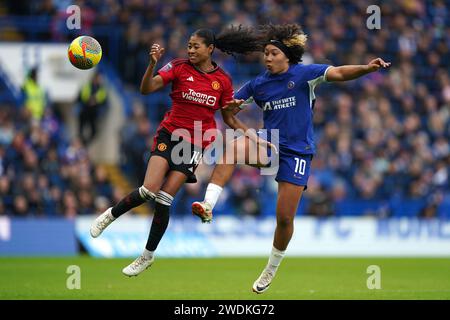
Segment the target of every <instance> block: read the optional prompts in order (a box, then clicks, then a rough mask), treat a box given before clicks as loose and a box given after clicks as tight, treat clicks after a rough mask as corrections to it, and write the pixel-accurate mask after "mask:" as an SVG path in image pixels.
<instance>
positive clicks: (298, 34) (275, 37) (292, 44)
mask: <svg viewBox="0 0 450 320" xmlns="http://www.w3.org/2000/svg"><path fill="white" fill-rule="evenodd" d="M258 31H259V33H260V34H261V36H262V38H263V39H264V46H266V45H268V44H270V43H271V41H272V42H275V43H276V42H277V41H278V42H281V43H282V44H283V45H284V46H285V47H286V48H285V49H287V50H282V51H283V52H284V53H285V54H286V56H287V58H288V59H289V63H291V64H296V63H299V62H301V61H302V56H303V54H304V53H305V45H306V40H307V36H306V34H305V33H304V32H303V30H302V28H301V27H300V26H299V25H298V24H285V25H278V24H264V25H261V26H259V28H258ZM285 51H286V52H285Z"/></svg>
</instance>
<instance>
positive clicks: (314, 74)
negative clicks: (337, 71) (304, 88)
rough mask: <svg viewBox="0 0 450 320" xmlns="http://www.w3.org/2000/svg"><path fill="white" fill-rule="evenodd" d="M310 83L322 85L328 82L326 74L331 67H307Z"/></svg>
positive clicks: (321, 65)
mask: <svg viewBox="0 0 450 320" xmlns="http://www.w3.org/2000/svg"><path fill="white" fill-rule="evenodd" d="M305 67H306V71H307V75H308V76H307V77H308V81H311V80H313V81H314V80H315V81H314V82H316V83H317V84H318V83H321V82H325V81H327V78H326V72H327V70H328V68H330V67H331V66H330V65H328V64H309V65H306V66H305Z"/></svg>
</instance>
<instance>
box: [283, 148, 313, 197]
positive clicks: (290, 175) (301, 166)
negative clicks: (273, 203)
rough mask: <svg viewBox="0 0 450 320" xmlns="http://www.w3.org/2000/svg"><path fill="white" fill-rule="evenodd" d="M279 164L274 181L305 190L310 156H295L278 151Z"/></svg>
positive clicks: (293, 153) (287, 152) (292, 153)
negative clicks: (287, 183)
mask: <svg viewBox="0 0 450 320" xmlns="http://www.w3.org/2000/svg"><path fill="white" fill-rule="evenodd" d="M279 156H280V160H279V161H280V162H279V168H278V173H277V176H276V177H275V180H276V181H278V182H280V181H284V182H289V183H292V184H295V185H298V186H305V190H306V189H307V184H308V178H309V170H310V168H311V161H312V158H313V155H312V154H297V153H295V152H289V151H284V150H280V153H279Z"/></svg>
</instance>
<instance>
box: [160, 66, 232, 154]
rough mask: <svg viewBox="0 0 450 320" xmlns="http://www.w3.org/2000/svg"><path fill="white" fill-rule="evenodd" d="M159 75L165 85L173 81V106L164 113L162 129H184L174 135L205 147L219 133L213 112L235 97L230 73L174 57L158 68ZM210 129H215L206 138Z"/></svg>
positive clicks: (171, 130) (171, 95)
mask: <svg viewBox="0 0 450 320" xmlns="http://www.w3.org/2000/svg"><path fill="white" fill-rule="evenodd" d="M158 74H159V75H160V76H161V77H162V79H163V81H164V85H166V84H168V83H169V82H172V92H171V93H170V97H171V98H172V109H171V110H170V111H168V112H167V113H166V114H165V116H164V120H163V121H162V122H161V124H160V128H161V127H164V128H166V129H167V130H169V131H170V132H173V131H174V130H176V129H185V130H177V132H175V134H176V135H178V136H182V137H183V138H184V139H186V140H188V141H190V142H191V143H193V144H195V145H198V146H202V147H203V148H205V147H206V146H208V145H209V144H210V143H211V142H213V141H214V139H215V136H216V133H215V130H216V121H215V120H214V113H215V112H216V110H217V109H220V108H221V107H222V106H224V105H225V102H227V101H230V100H232V99H233V95H234V92H233V86H232V82H231V78H230V76H229V75H228V74H226V73H225V71H223V70H222V69H221V68H220V67H217V66H216V68H215V69H214V70H213V71H211V72H208V73H206V72H202V71H200V70H199V69H197V68H196V67H194V65H192V64H191V63H190V62H189V60H188V59H175V60H172V61H171V62H169V63H168V64H166V65H165V66H164V67H162V68H161V69H160V70H158ZM194 122H195V124H194ZM209 129H214V133H213V134H210V133H209V132H208V134H207V135H206V137H205V138H203V134H204V133H205V131H206V130H209ZM186 130H187V132H186ZM183 131H184V133H183ZM194 134H195V135H194ZM194 137H195V139H194Z"/></svg>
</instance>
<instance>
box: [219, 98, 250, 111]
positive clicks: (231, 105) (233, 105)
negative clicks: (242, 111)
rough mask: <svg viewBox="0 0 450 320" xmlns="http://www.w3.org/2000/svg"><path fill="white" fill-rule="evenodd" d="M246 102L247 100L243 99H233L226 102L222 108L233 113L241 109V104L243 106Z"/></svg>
mask: <svg viewBox="0 0 450 320" xmlns="http://www.w3.org/2000/svg"><path fill="white" fill-rule="evenodd" d="M244 101H245V100H243V99H233V100H231V101H227V102H225V105H224V106H223V107H222V109H225V110H231V111H232V110H234V109H236V108H237V107H239V106H240V105H241V104H243V103H244Z"/></svg>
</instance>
